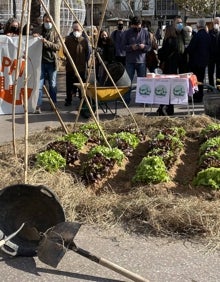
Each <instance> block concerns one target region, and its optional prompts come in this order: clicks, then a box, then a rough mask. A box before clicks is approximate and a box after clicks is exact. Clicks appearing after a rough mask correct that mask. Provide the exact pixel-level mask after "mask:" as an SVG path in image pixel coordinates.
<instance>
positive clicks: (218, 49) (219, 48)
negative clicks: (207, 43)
mask: <svg viewBox="0 0 220 282" xmlns="http://www.w3.org/2000/svg"><path fill="white" fill-rule="evenodd" d="M209 36H210V40H211V52H210V60H212V61H214V62H216V61H218V62H220V32H219V31H216V30H215V29H214V28H213V29H211V30H210V31H209Z"/></svg>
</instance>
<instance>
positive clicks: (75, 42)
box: [65, 33, 90, 73]
mask: <svg viewBox="0 0 220 282" xmlns="http://www.w3.org/2000/svg"><path fill="white" fill-rule="evenodd" d="M65 45H66V47H67V49H68V51H69V53H70V56H71V58H72V60H73V62H74V64H75V65H76V68H77V70H78V72H79V73H83V72H85V71H86V69H87V63H88V60H89V57H90V48H89V44H88V40H87V39H86V38H85V37H83V36H81V37H79V38H76V37H75V36H74V35H73V33H70V35H69V36H67V37H66V39H65ZM66 72H74V70H73V67H72V65H71V63H70V61H69V60H68V58H67V59H66Z"/></svg>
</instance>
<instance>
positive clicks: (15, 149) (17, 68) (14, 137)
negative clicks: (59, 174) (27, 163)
mask: <svg viewBox="0 0 220 282" xmlns="http://www.w3.org/2000/svg"><path fill="white" fill-rule="evenodd" d="M26 5H27V0H23V3H22V13H21V21H20V28H22V27H23V22H24V13H25V10H26V9H25V8H26ZM21 48H22V32H20V34H19V39H18V51H17V66H16V70H15V81H14V87H13V102H12V144H13V151H14V155H15V157H16V156H17V148H16V132H15V131H16V129H15V107H16V94H17V84H18V78H19V69H20V60H21Z"/></svg>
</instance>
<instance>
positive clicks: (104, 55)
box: [96, 30, 116, 86]
mask: <svg viewBox="0 0 220 282" xmlns="http://www.w3.org/2000/svg"><path fill="white" fill-rule="evenodd" d="M97 47H98V48H97V51H98V52H99V55H100V57H101V59H102V61H103V63H104V64H105V65H106V66H108V65H109V64H112V63H113V62H115V61H116V60H115V46H114V42H113V40H112V39H111V37H110V36H109V34H108V32H107V31H105V30H101V31H100V34H99V38H98V44H97ZM103 63H102V62H100V61H99V59H98V58H97V59H96V77H97V80H98V82H99V84H100V85H102V86H103V85H104V83H105V80H106V77H107V75H106V71H105V69H104V66H103Z"/></svg>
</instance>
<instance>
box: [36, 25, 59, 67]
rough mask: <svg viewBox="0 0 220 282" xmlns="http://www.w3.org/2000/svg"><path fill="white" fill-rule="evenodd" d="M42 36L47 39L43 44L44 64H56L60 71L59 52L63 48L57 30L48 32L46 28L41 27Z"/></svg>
mask: <svg viewBox="0 0 220 282" xmlns="http://www.w3.org/2000/svg"><path fill="white" fill-rule="evenodd" d="M39 33H40V35H41V36H42V37H43V38H45V39H46V42H44V43H43V49H42V63H54V64H55V66H56V68H57V69H58V58H57V52H58V51H59V50H60V48H61V43H60V40H59V37H58V35H57V34H56V32H55V30H53V29H50V30H46V29H45V28H44V26H43V25H42V26H41V30H40V32H39Z"/></svg>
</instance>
